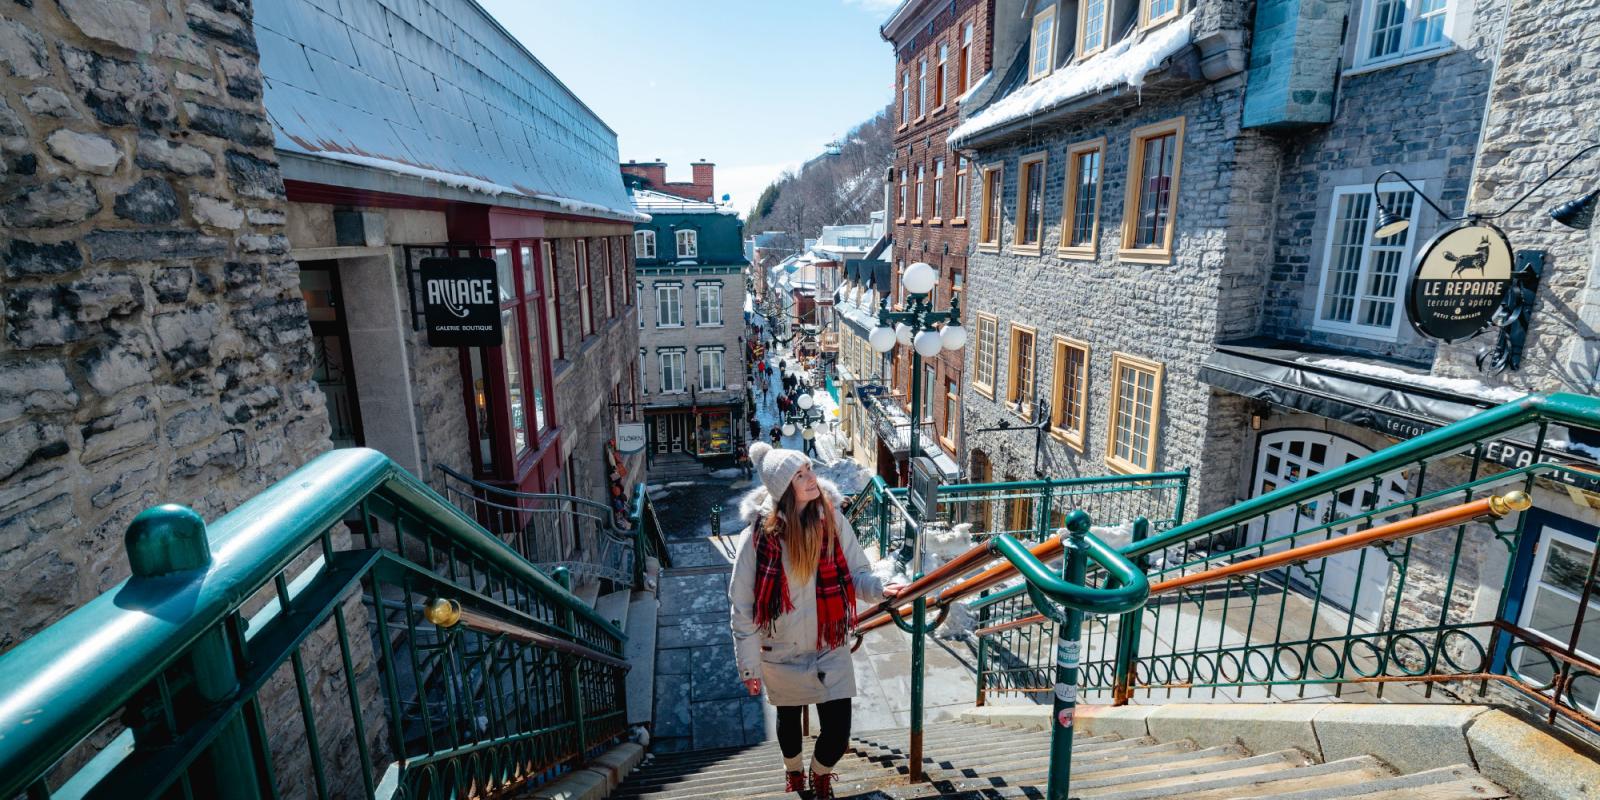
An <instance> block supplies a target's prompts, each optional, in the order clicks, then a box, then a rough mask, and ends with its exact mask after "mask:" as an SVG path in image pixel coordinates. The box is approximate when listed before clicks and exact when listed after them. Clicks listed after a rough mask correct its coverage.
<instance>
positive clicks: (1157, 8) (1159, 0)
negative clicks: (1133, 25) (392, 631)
mask: <svg viewBox="0 0 1600 800" xmlns="http://www.w3.org/2000/svg"><path fill="white" fill-rule="evenodd" d="M1182 5H1183V4H1182V3H1180V2H1179V1H1178V0H1139V27H1141V28H1151V27H1154V26H1156V25H1160V24H1161V23H1163V22H1166V21H1167V20H1170V19H1176V18H1177V16H1178V12H1179V11H1181V10H1183V9H1182Z"/></svg>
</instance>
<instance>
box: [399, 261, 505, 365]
mask: <svg viewBox="0 0 1600 800" xmlns="http://www.w3.org/2000/svg"><path fill="white" fill-rule="evenodd" d="M418 269H419V270H420V272H421V273H422V319H423V324H424V325H425V327H426V328H427V333H428V345H429V346H430V347H499V346H500V344H501V340H502V331H501V329H500V288H499V281H498V280H497V279H496V277H495V263H494V260H493V259H489V258H424V259H422V263H421V264H419V265H418Z"/></svg>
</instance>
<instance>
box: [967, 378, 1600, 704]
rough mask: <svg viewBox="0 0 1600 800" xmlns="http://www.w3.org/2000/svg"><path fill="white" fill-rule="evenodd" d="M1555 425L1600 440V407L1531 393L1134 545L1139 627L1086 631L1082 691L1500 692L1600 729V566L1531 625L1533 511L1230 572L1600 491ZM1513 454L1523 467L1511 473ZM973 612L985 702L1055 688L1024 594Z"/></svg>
mask: <svg viewBox="0 0 1600 800" xmlns="http://www.w3.org/2000/svg"><path fill="white" fill-rule="evenodd" d="M1558 426H1559V427H1558ZM1560 427H1566V428H1569V429H1582V430H1588V431H1600V400H1596V399H1595V398H1590V397H1583V396H1577V395H1566V394H1556V395H1550V396H1530V397H1528V398H1525V399H1523V400H1519V401H1516V402H1513V403H1508V404H1505V405H1503V406H1499V407H1497V408H1494V409H1491V410H1488V411H1485V412H1483V413H1481V414H1478V415H1476V416H1474V417H1472V418H1470V419H1467V420H1464V421H1461V422H1458V423H1455V424H1452V425H1448V426H1446V427H1443V428H1440V429H1438V430H1436V431H1433V432H1430V433H1427V434H1424V435H1422V436H1419V437H1417V438H1415V439H1411V440H1409V441H1406V442H1403V443H1400V444H1396V445H1394V446H1391V447H1389V448H1387V449H1384V450H1381V451H1378V452H1376V453H1373V454H1372V455H1369V456H1366V457H1363V458H1360V459H1356V460H1354V461H1351V462H1350V463H1347V464H1344V465H1342V466H1339V467H1336V468H1333V469H1329V470H1327V471H1325V472H1322V473H1321V474H1306V475H1304V476H1302V479H1301V480H1299V481H1298V482H1296V483H1293V484H1290V485H1288V486H1284V487H1282V488H1279V489H1277V490H1276V491H1272V492H1268V493H1266V494H1264V495H1262V496H1260V497H1257V498H1254V499H1251V500H1248V501H1245V502H1242V503H1239V504H1236V505H1234V506H1231V507H1229V508H1226V509H1223V510H1221V511H1218V512H1215V513H1212V514H1209V515H1206V516H1204V517H1202V518H1200V519H1197V520H1194V521H1192V522H1189V523H1185V524H1180V525H1177V526H1175V527H1173V528H1171V529H1170V530H1167V531H1165V532H1158V533H1155V534H1154V535H1147V534H1146V532H1144V531H1136V532H1135V535H1134V536H1133V537H1132V541H1130V542H1128V543H1127V544H1126V545H1124V546H1123V547H1122V548H1121V551H1122V554H1123V555H1124V556H1127V557H1128V558H1130V559H1133V560H1135V561H1137V562H1139V563H1141V564H1142V566H1143V567H1144V568H1145V569H1146V570H1147V572H1148V575H1149V579H1150V581H1151V583H1152V584H1153V586H1154V589H1153V593H1152V596H1151V599H1150V601H1149V602H1148V603H1147V604H1146V605H1145V606H1144V607H1143V608H1142V609H1140V610H1138V611H1137V612H1133V613H1127V614H1096V615H1092V616H1091V617H1090V618H1089V620H1088V623H1087V624H1088V630H1089V634H1088V636H1087V637H1086V644H1087V645H1088V646H1087V648H1086V651H1085V653H1084V658H1083V690H1084V692H1085V693H1086V694H1087V695H1090V696H1101V697H1105V698H1107V699H1109V700H1111V701H1112V702H1116V703H1125V702H1130V701H1132V700H1136V699H1139V698H1152V699H1165V698H1168V697H1182V698H1191V697H1201V696H1208V697H1216V696H1219V695H1222V694H1224V693H1226V694H1228V695H1229V696H1231V697H1235V698H1245V699H1253V700H1281V699H1298V698H1304V697H1312V696H1332V697H1340V698H1342V699H1345V700H1362V699H1379V698H1388V699H1394V698H1396V697H1397V696H1398V697H1401V698H1404V699H1406V700H1413V701H1419V702H1420V701H1450V700H1456V699H1459V700H1462V701H1472V700H1474V699H1477V698H1482V697H1483V696H1485V695H1486V694H1487V693H1488V692H1489V691H1490V689H1491V688H1495V687H1499V690H1497V694H1496V696H1497V697H1499V698H1502V699H1504V700H1505V701H1506V702H1511V703H1516V704H1523V705H1527V706H1530V707H1533V708H1536V709H1537V710H1538V711H1540V712H1541V713H1542V714H1544V715H1545V717H1546V719H1547V721H1548V722H1549V723H1552V724H1557V723H1559V724H1561V725H1563V726H1568V727H1570V728H1571V729H1573V730H1576V731H1584V730H1587V731H1590V732H1600V714H1597V713H1596V708H1597V703H1600V663H1597V662H1596V661H1595V659H1594V649H1593V644H1592V643H1590V644H1589V645H1588V648H1587V649H1586V648H1585V647H1584V638H1585V634H1584V625H1585V614H1584V609H1587V608H1592V607H1597V606H1600V555H1595V554H1590V553H1582V554H1581V557H1573V556H1572V554H1566V556H1564V557H1566V558H1567V559H1568V561H1570V562H1571V563H1563V564H1562V571H1561V572H1560V575H1559V578H1560V580H1562V581H1564V583H1565V584H1570V587H1568V588H1570V589H1571V590H1572V591H1571V594H1572V595H1573V598H1572V602H1571V603H1570V606H1571V609H1570V610H1565V611H1561V610H1557V608H1556V605H1555V604H1552V605H1549V606H1546V607H1543V608H1540V609H1533V610H1532V612H1533V613H1531V614H1530V609H1529V608H1527V607H1525V606H1524V604H1525V601H1524V593H1523V591H1522V585H1523V583H1524V582H1525V581H1526V578H1525V577H1519V565H1520V566H1521V569H1522V574H1525V573H1526V572H1527V569H1528V566H1529V561H1530V559H1531V558H1532V556H1533V553H1534V549H1535V546H1553V545H1547V544H1546V543H1543V542H1536V541H1533V540H1532V539H1531V538H1530V534H1529V533H1528V532H1527V521H1528V518H1529V517H1528V515H1527V514H1524V513H1515V510H1514V509H1513V510H1511V511H1508V512H1507V513H1506V514H1504V515H1497V514H1485V515H1481V516H1479V517H1476V518H1474V519H1472V520H1468V521H1460V522H1454V523H1451V524H1448V525H1446V526H1443V527H1438V528H1431V529H1427V530H1423V531H1420V532H1414V533H1408V534H1407V535H1405V536H1403V537H1399V538H1394V539H1382V540H1379V541H1373V542H1372V543H1370V544H1364V545H1362V546H1360V547H1358V548H1355V549H1350V550H1348V551H1344V552H1330V553H1329V554H1327V555H1319V554H1312V557H1307V558H1303V559H1300V558H1296V559H1294V560H1293V562H1292V563H1285V564H1281V565H1279V566H1276V567H1274V568H1272V569H1266V570H1263V571H1259V572H1248V573H1244V574H1233V573H1230V572H1229V570H1231V569H1238V567H1239V565H1245V564H1247V563H1249V562H1252V560H1256V561H1260V560H1263V559H1270V558H1271V557H1272V556H1274V554H1279V553H1284V552H1286V551H1289V550H1290V549H1291V548H1294V549H1295V552H1296V553H1299V552H1304V551H1305V549H1306V548H1307V547H1308V546H1311V545H1316V546H1318V547H1321V548H1324V549H1333V545H1335V544H1337V543H1338V542H1341V541H1353V542H1354V541H1358V540H1359V538H1360V537H1361V536H1362V535H1363V534H1370V533H1371V532H1374V531H1379V530H1380V529H1381V530H1388V529H1390V528H1395V529H1399V528H1402V527H1404V526H1405V524H1406V523H1407V521H1412V520H1416V519H1421V518H1423V517H1424V516H1425V515H1437V514H1443V513H1444V512H1446V511H1448V510H1450V509H1458V508H1466V507H1468V506H1469V505H1470V504H1473V503H1475V502H1477V503H1481V501H1483V500H1484V498H1487V497H1490V496H1491V495H1495V494H1503V493H1510V492H1515V491H1522V492H1527V493H1530V494H1532V496H1533V498H1534V502H1536V503H1537V502H1539V498H1541V497H1544V498H1548V497H1550V494H1548V493H1552V492H1553V493H1556V494H1559V495H1561V496H1563V497H1564V496H1565V495H1567V493H1568V490H1569V489H1572V490H1574V491H1577V488H1581V487H1587V489H1584V491H1588V490H1593V489H1596V488H1600V484H1597V483H1596V479H1597V478H1600V476H1597V475H1596V474H1595V473H1594V472H1592V471H1589V470H1584V469H1578V468H1575V467H1574V466H1573V465H1571V464H1568V463H1562V462H1561V460H1560V458H1559V457H1558V456H1556V455H1553V454H1551V453H1549V452H1547V450H1546V447H1547V443H1548V442H1552V441H1559V440H1560V439H1561V438H1562V436H1563V435H1570V433H1564V432H1563V431H1561V430H1560ZM1518 453H1520V454H1521V459H1520V460H1521V461H1523V463H1522V464H1521V465H1520V466H1513V467H1510V468H1508V467H1506V466H1504V465H1503V464H1502V463H1501V462H1502V461H1505V460H1510V459H1508V458H1507V454H1518ZM1513 463H1515V462H1513ZM1574 487H1577V488H1574ZM1580 494H1581V492H1580ZM1563 502H1564V501H1563ZM1502 516H1503V518H1502ZM1311 549H1312V550H1315V549H1317V548H1315V547H1313V548H1311ZM1575 552H1576V551H1575ZM1230 565H1232V566H1230ZM1088 580H1089V583H1090V584H1091V585H1093V584H1096V583H1097V582H1098V581H1101V580H1103V578H1100V577H1097V576H1095V575H1093V574H1091V575H1090V576H1089V578H1088ZM1531 602H1538V601H1537V599H1535V600H1533V601H1531ZM969 607H970V608H971V609H972V610H973V611H974V612H975V613H976V614H977V617H978V620H979V623H978V624H979V626H980V627H979V637H978V638H979V644H978V646H979V651H980V676H979V681H980V688H979V699H980V702H982V701H983V698H984V696H985V695H987V694H993V693H997V692H999V693H1030V694H1038V693H1043V692H1047V691H1050V690H1051V686H1050V684H1049V681H1048V678H1049V668H1050V664H1049V661H1048V658H1049V655H1048V654H1049V652H1050V651H1051V649H1052V647H1053V645H1054V640H1053V639H1052V636H1053V635H1056V634H1054V633H1053V631H1052V630H1051V621H1050V620H1049V619H1047V618H1045V617H1043V616H1041V615H1040V613H1039V611H1038V609H1037V608H1036V607H1035V605H1034V603H1033V602H1032V600H1031V598H1030V597H1029V596H1028V593H1027V591H1026V589H1025V588H1022V587H1014V588H1010V589H1007V590H1004V591H1000V592H996V593H994V594H991V595H989V596H987V597H985V598H982V599H981V600H979V601H977V602H974V603H972V604H970V605H969ZM1562 608H1565V606H1562ZM1563 615H1564V616H1563ZM1589 616H1594V614H1593V613H1591V614H1589ZM1535 623H1537V624H1535ZM1536 629H1537V630H1536ZM1587 638H1588V639H1589V640H1591V642H1592V640H1593V632H1592V631H1591V632H1590V633H1589V634H1588V637H1587Z"/></svg>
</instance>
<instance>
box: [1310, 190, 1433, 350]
mask: <svg viewBox="0 0 1600 800" xmlns="http://www.w3.org/2000/svg"><path fill="white" fill-rule="evenodd" d="M1378 188H1379V193H1380V196H1381V197H1382V199H1383V205H1384V206H1385V207H1386V208H1388V209H1390V210H1391V211H1393V212H1394V213H1396V214H1399V215H1400V216H1402V217H1404V218H1406V219H1408V220H1411V226H1410V227H1408V228H1406V229H1405V230H1403V231H1401V232H1399V233H1397V234H1395V235H1393V236H1389V237H1386V238H1383V239H1374V238H1373V237H1372V235H1371V231H1373V230H1374V229H1375V228H1376V226H1377V224H1378V223H1377V218H1378V207H1377V204H1376V203H1374V202H1373V201H1372V187H1371V186H1370V185H1368V184H1363V185H1359V186H1341V187H1339V188H1337V189H1335V190H1334V192H1333V209H1332V211H1331V213H1330V214H1329V215H1328V241H1327V245H1326V248H1325V249H1324V251H1323V255H1322V283H1321V286H1320V287H1319V289H1318V292H1317V314H1316V323H1315V327H1316V328H1318V329H1319V330H1326V331H1331V332H1334V333H1346V334H1353V335H1356V336H1367V337H1376V338H1380V339H1387V340H1390V341H1392V340H1394V339H1395V338H1396V337H1397V336H1398V335H1399V329H1400V319H1401V317H1402V316H1403V315H1402V314H1401V313H1400V310H1399V303H1400V294H1401V291H1402V289H1404V287H1405V282H1406V276H1405V271H1406V268H1407V266H1408V265H1409V264H1410V263H1411V247H1412V242H1413V241H1414V239H1413V237H1412V236H1411V233H1412V230H1414V229H1415V228H1416V227H1417V211H1418V204H1417V202H1416V195H1415V194H1413V193H1412V191H1411V190H1410V189H1409V188H1407V187H1406V186H1405V185H1404V184H1399V183H1395V184H1384V185H1382V186H1380V187H1378Z"/></svg>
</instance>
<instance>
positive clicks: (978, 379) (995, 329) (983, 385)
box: [972, 313, 1000, 400]
mask: <svg viewBox="0 0 1600 800" xmlns="http://www.w3.org/2000/svg"><path fill="white" fill-rule="evenodd" d="M999 326H1000V323H999V322H998V321H997V320H996V319H995V318H994V317H992V316H990V315H988V314H981V313H980V314H978V341H977V343H976V344H977V346H976V347H975V348H974V352H976V353H977V358H976V363H975V364H974V365H973V366H974V368H973V374H972V388H973V389H976V390H977V391H978V393H979V394H981V395H983V396H984V397H987V398H989V399H990V400H993V399H994V373H995V360H996V359H995V350H996V348H997V346H998V344H999V343H998V341H997V338H998V335H999Z"/></svg>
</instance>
